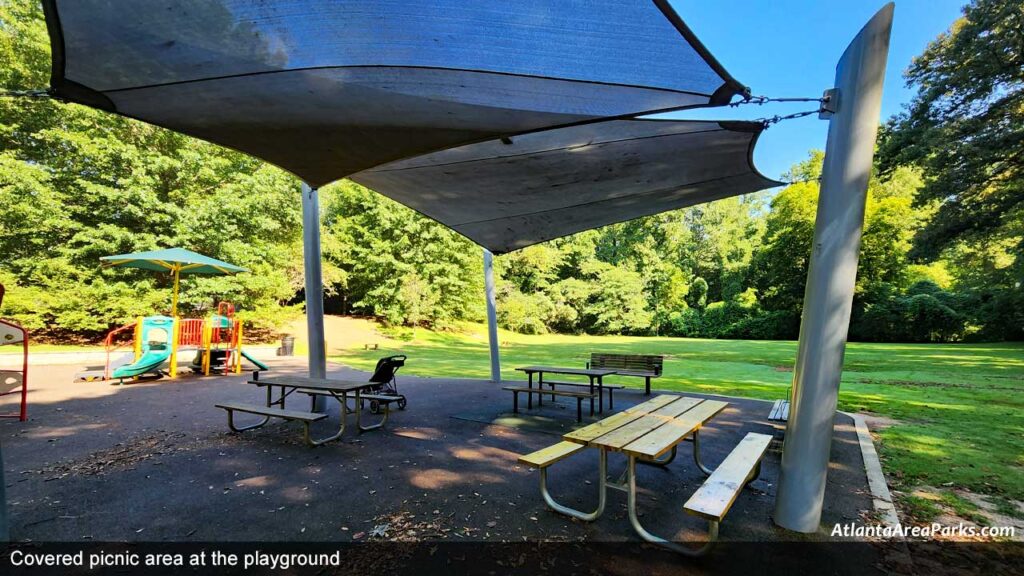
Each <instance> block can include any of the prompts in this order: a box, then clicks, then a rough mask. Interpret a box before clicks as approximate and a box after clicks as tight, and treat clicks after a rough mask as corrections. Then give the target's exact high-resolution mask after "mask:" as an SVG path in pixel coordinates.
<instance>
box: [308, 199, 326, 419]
mask: <svg viewBox="0 0 1024 576" xmlns="http://www.w3.org/2000/svg"><path fill="white" fill-rule="evenodd" d="M302 256H303V263H304V266H305V276H306V335H307V336H308V338H309V376H310V378H326V377H327V351H326V350H325V345H324V283H323V272H322V270H321V264H320V196H319V194H318V193H317V190H316V189H315V188H311V187H310V186H309V185H308V184H306V183H305V182H303V183H302ZM314 398H316V399H317V402H316V409H317V410H318V411H319V410H322V409H323V398H322V397H320V396H315V397H314Z"/></svg>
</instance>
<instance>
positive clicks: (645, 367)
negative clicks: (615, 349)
mask: <svg viewBox="0 0 1024 576" xmlns="http://www.w3.org/2000/svg"><path fill="white" fill-rule="evenodd" d="M664 362H665V357H664V356H655V355H649V354H605V353H600V352H593V353H591V354H590V362H587V368H596V369H608V370H614V371H615V375H616V376H637V377H640V378H643V379H644V394H645V395H647V396H650V395H651V378H660V377H661V370H662V367H663V365H664ZM620 388H621V386H620Z"/></svg>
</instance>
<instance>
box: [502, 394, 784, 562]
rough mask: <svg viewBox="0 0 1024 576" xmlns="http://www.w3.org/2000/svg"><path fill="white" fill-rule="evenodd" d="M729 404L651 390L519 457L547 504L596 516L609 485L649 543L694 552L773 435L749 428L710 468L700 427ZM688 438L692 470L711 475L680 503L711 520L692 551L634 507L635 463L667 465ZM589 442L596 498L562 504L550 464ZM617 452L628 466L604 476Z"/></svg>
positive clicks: (713, 532)
mask: <svg viewBox="0 0 1024 576" xmlns="http://www.w3.org/2000/svg"><path fill="white" fill-rule="evenodd" d="M727 405H728V403H726V402H721V401H718V400H705V399H701V398H689V397H683V396H669V395H660V396H656V397H654V398H652V399H650V400H648V401H646V402H644V403H642V404H639V405H637V406H634V407H632V408H629V409H627V410H624V411H623V412H620V413H618V414H614V415H612V416H609V417H608V418H605V419H603V420H601V421H599V422H595V423H593V424H591V425H589V426H584V427H583V428H580V429H578V430H574V431H572V432H569V433H567V434H565V435H563V437H562V438H563V439H562V441H561V442H559V443H557V444H554V445H552V446H549V447H547V448H544V449H543V450H538V451H536V452H533V453H531V454H527V455H525V456H521V457H520V458H519V462H520V463H521V464H525V465H527V466H530V467H533V468H538V469H540V491H541V496H542V497H543V498H544V502H545V503H546V504H547V505H548V506H549V507H551V509H553V510H555V511H556V512H559V513H561V514H565V515H567V516H571V517H574V518H578V519H580V520H584V521H592V520H596V519H597V518H598V517H599V516H601V514H602V513H603V512H604V509H605V503H606V500H607V491H608V490H609V489H615V490H620V491H623V492H626V494H627V508H628V512H629V520H630V523H631V524H632V526H633V528H634V530H636V532H637V533H638V534H639V535H640V536H641V537H642V538H643V539H644V540H646V541H648V542H652V543H655V544H659V545H661V546H664V547H666V548H669V549H671V550H674V551H676V552H679V553H682V554H685V555H690V556H696V555H700V554H703V553H705V552H707V551H708V550H709V549H710V548H711V546H712V545H713V544H714V543H715V541H716V540H717V538H718V525H719V523H720V522H721V521H722V520H723V519H724V517H725V515H726V513H728V511H729V509H730V508H731V507H732V505H733V503H734V502H735V501H736V498H737V497H738V495H739V493H740V491H741V490H742V489H743V487H744V486H746V485H747V484H749V483H750V482H752V481H753V480H754V479H756V478H757V476H758V475H759V474H760V466H761V464H760V463H761V459H762V458H763V457H764V453H765V451H767V449H768V445H769V444H770V443H771V436H769V435H766V434H757V433H749V434H747V435H746V436H745V437H744V438H743V440H742V441H741V442H740V444H739V445H738V446H737V447H736V448H735V449H733V451H732V452H731V453H730V454H729V456H727V457H726V459H725V460H724V461H723V462H722V463H721V464H720V465H719V466H718V468H717V469H715V470H710V469H708V468H707V467H706V466H704V464H703V463H702V462H701V458H700V430H701V428H702V427H703V426H704V425H705V424H706V423H707V422H708V421H710V420H711V419H712V418H714V417H715V416H716V415H717V414H719V413H720V412H721V411H722V410H724V409H725V407H726V406H727ZM688 439H691V440H692V441H693V458H694V463H695V464H696V465H697V468H698V469H699V470H701V472H703V473H704V474H705V476H708V478H707V480H705V482H704V484H703V485H702V486H701V487H700V488H699V489H698V490H697V491H696V492H695V493H694V494H693V496H692V497H691V498H690V499H689V500H688V501H687V502H686V504H685V505H684V510H685V511H686V512H687V513H688V514H692V515H696V516H699V517H701V518H703V519H705V520H707V522H708V540H707V541H706V542H705V543H704V544H702V545H701V546H700V547H698V548H696V549H694V548H689V547H685V546H682V545H680V544H678V543H675V542H670V541H668V540H665V539H664V538H661V537H659V536H656V535H654V534H652V533H650V532H648V531H647V530H646V529H645V528H644V527H643V526H642V525H641V524H640V518H639V514H638V512H637V488H636V465H637V463H642V464H655V465H660V466H667V465H668V464H669V463H670V462H672V460H673V459H674V458H675V454H676V448H677V446H678V445H679V444H680V443H681V442H683V441H685V440H688ZM587 447H593V448H597V449H598V450H599V460H598V479H597V483H598V504H597V509H596V510H594V511H593V512H583V511H580V510H576V509H574V508H571V507H568V506H564V505H562V504H559V503H558V502H556V501H555V500H554V498H553V497H552V496H551V494H550V493H549V492H548V487H547V472H548V468H549V467H551V466H552V465H553V464H555V463H556V462H559V461H561V460H564V459H566V458H568V457H569V456H572V455H573V454H576V453H577V452H581V451H583V450H585V449H586V448H587ZM609 452H621V453H623V454H624V455H625V456H626V457H627V465H626V469H625V470H624V471H623V474H622V476H620V477H619V479H618V480H614V481H613V480H609V479H608V473H607V469H608V453H609Z"/></svg>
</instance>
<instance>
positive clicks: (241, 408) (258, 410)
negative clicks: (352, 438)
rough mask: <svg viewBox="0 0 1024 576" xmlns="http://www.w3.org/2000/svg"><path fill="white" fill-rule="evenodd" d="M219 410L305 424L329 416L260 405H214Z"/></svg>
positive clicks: (230, 403)
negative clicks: (272, 417) (297, 421)
mask: <svg viewBox="0 0 1024 576" xmlns="http://www.w3.org/2000/svg"><path fill="white" fill-rule="evenodd" d="M214 406H216V407H217V408H222V409H224V410H236V411H238V412H246V413H248V414H260V415H262V416H274V417H277V418H284V419H286V420H302V421H305V422H316V421H317V420H322V419H324V418H327V414H324V413H321V412H302V411H299V410H282V409H280V408H268V407H266V406H260V405H259V404H238V403H233V402H224V403H221V404H214Z"/></svg>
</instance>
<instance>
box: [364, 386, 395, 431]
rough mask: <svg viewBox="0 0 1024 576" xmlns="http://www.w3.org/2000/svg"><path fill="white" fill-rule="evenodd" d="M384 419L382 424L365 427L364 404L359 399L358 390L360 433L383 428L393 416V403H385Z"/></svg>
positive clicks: (381, 421)
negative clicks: (389, 417)
mask: <svg viewBox="0 0 1024 576" xmlns="http://www.w3.org/2000/svg"><path fill="white" fill-rule="evenodd" d="M383 404H384V417H383V418H381V420H380V422H378V423H376V424H371V425H370V426H363V421H362V418H363V408H362V406H363V402H362V400H361V399H360V397H359V390H356V427H357V428H358V429H359V431H360V432H368V431H370V430H376V429H377V428H383V427H384V424H385V423H387V421H388V416H390V415H391V403H390V402H384V403H383Z"/></svg>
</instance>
